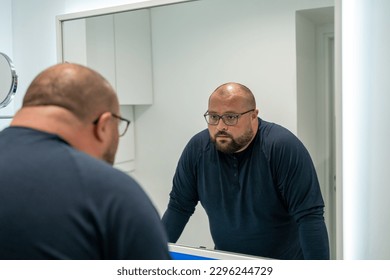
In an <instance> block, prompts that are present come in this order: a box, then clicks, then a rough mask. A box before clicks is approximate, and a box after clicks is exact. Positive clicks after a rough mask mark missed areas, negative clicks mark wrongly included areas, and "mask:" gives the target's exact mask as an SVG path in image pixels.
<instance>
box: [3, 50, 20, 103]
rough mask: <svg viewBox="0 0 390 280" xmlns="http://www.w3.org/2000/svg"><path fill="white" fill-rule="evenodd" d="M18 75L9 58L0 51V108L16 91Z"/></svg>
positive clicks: (9, 100) (8, 101)
mask: <svg viewBox="0 0 390 280" xmlns="http://www.w3.org/2000/svg"><path fill="white" fill-rule="evenodd" d="M17 85H18V76H17V75H16V72H15V67H14V65H13V64H12V61H11V59H10V58H9V57H8V56H7V55H6V54H4V53H1V52H0V108H3V107H5V106H7V105H8V104H9V103H10V102H11V101H12V98H13V97H14V95H15V93H16V88H17Z"/></svg>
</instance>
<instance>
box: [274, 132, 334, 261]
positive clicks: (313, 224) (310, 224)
mask: <svg viewBox="0 0 390 280" xmlns="http://www.w3.org/2000/svg"><path fill="white" fill-rule="evenodd" d="M273 137H274V142H273V144H274V145H272V148H271V157H272V161H271V162H272V169H273V176H274V182H276V185H277V188H278V189H279V192H280V194H281V197H282V199H283V200H284V203H285V205H286V208H287V211H288V212H289V213H290V214H291V216H293V217H294V219H295V221H296V222H297V224H298V226H299V236H300V243H301V248H302V251H303V255H304V258H305V259H329V240H328V233H327V229H326V225H325V222H324V217H323V213H324V211H323V209H324V201H323V198H322V194H321V190H320V186H319V183H318V178H317V174H316V171H315V168H314V165H313V162H312V159H311V157H310V155H309V153H308V151H307V150H306V148H305V147H304V145H303V144H302V142H301V141H300V140H299V139H298V138H297V137H296V136H295V135H293V134H292V133H291V132H289V131H288V130H286V129H283V128H276V133H274V135H273Z"/></svg>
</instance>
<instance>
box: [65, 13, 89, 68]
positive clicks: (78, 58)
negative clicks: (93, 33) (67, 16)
mask: <svg viewBox="0 0 390 280" xmlns="http://www.w3.org/2000/svg"><path fill="white" fill-rule="evenodd" d="M85 22H86V20H85V19H76V20H69V21H67V22H66V23H64V24H63V26H62V37H63V38H62V45H63V47H62V56H63V62H69V63H78V64H81V65H84V66H86V65H87V41H86V40H87V38H86V31H85Z"/></svg>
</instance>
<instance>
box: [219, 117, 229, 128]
mask: <svg viewBox="0 0 390 280" xmlns="http://www.w3.org/2000/svg"><path fill="white" fill-rule="evenodd" d="M227 129H228V127H227V125H226V124H225V123H224V121H223V119H222V118H220V119H219V122H218V124H217V130H218V131H225V130H227Z"/></svg>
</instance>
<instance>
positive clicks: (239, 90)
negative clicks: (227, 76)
mask: <svg viewBox="0 0 390 280" xmlns="http://www.w3.org/2000/svg"><path fill="white" fill-rule="evenodd" d="M216 96H218V97H219V98H223V99H240V100H241V102H242V105H243V106H244V107H246V108H248V109H250V108H256V100H255V97H254V95H253V93H252V91H251V90H250V89H249V88H247V87H246V86H244V85H242V84H239V83H233V82H230V83H226V84H223V85H220V86H219V87H217V88H216V89H215V90H214V92H213V93H212V94H211V95H210V99H209V103H210V100H211V99H212V98H213V97H216Z"/></svg>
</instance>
